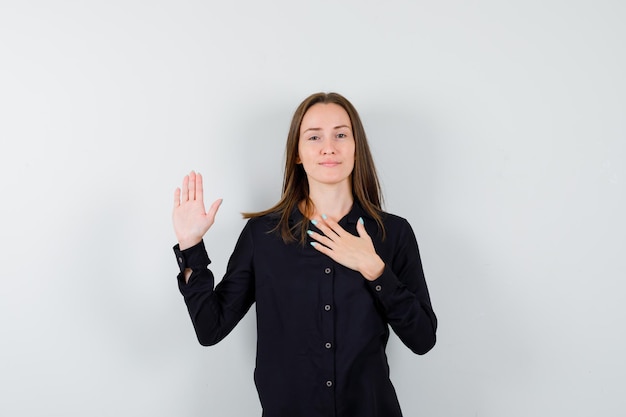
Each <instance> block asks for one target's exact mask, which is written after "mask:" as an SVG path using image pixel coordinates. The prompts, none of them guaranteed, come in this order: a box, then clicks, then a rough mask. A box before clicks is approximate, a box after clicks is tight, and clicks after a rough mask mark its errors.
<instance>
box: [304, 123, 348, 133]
mask: <svg viewBox="0 0 626 417" xmlns="http://www.w3.org/2000/svg"><path fill="white" fill-rule="evenodd" d="M343 128H347V129H352V128H351V127H350V126H348V125H339V126H335V127H333V130H337V129H343ZM309 130H313V131H319V130H322V128H321V127H310V128H308V129H307V130H305V131H303V132H302V133H306V132H308V131H309Z"/></svg>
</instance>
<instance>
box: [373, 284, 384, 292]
mask: <svg viewBox="0 0 626 417" xmlns="http://www.w3.org/2000/svg"><path fill="white" fill-rule="evenodd" d="M374 289H375V290H376V291H380V290H382V289H383V287H381V286H380V285H377V286H376V287H374Z"/></svg>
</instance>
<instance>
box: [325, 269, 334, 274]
mask: <svg viewBox="0 0 626 417" xmlns="http://www.w3.org/2000/svg"><path fill="white" fill-rule="evenodd" d="M332 271H333V270H332V269H330V268H326V269H325V270H324V272H325V273H326V275H328V274H330V273H331V272H332Z"/></svg>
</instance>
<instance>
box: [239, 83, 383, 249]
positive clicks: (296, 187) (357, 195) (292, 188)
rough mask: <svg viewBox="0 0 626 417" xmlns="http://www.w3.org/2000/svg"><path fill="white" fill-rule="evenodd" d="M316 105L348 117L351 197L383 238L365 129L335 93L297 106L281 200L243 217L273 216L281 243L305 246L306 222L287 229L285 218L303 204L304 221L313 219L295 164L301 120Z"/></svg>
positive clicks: (301, 170) (306, 185) (300, 169)
mask: <svg viewBox="0 0 626 417" xmlns="http://www.w3.org/2000/svg"><path fill="white" fill-rule="evenodd" d="M318 103H322V104H330V103H333V104H337V105H339V106H341V107H343V109H344V110H345V111H346V112H347V113H348V116H349V117H350V122H351V123H352V134H353V135H354V142H355V162H354V169H353V171H352V175H351V182H352V195H353V198H354V199H355V200H356V202H358V203H359V204H360V205H361V207H363V210H365V212H366V213H367V214H368V215H370V216H371V217H372V218H373V219H374V220H375V221H376V223H377V224H378V229H379V232H380V233H381V234H382V237H383V238H384V236H385V228H384V226H383V221H382V217H381V213H382V200H383V197H382V192H381V188H380V182H379V181H378V175H377V174H376V167H375V166H374V160H373V158H372V153H371V152H370V148H369V145H368V144H367V137H366V136H365V129H363V124H362V123H361V118H360V117H359V114H358V113H357V111H356V109H355V108H354V106H353V105H352V103H350V102H349V101H348V100H347V99H346V98H345V97H343V96H342V95H340V94H337V93H316V94H312V95H310V96H309V97H307V98H306V99H304V101H303V102H302V103H300V105H299V106H298V108H297V109H296V111H295V113H294V115H293V118H292V119H291V127H290V128H289V135H288V136H287V145H286V148H285V176H284V179H283V193H282V197H281V199H280V201H279V202H278V203H276V205H275V206H274V207H272V208H269V209H267V210H264V211H261V212H257V213H243V217H244V218H254V217H260V216H264V215H267V214H277V215H279V216H280V219H279V221H278V224H277V226H276V228H275V229H274V230H279V231H280V235H281V237H282V239H283V241H285V243H288V242H293V241H296V240H300V242H301V243H303V244H304V243H305V242H306V230H307V228H308V227H309V225H308V221H301V222H299V223H297V224H295V225H292V226H290V225H289V216H290V215H291V212H292V211H293V210H294V209H295V208H296V207H298V204H299V203H300V202H304V211H305V212H304V213H303V214H304V217H305V218H308V217H310V216H312V215H313V210H314V209H313V202H312V201H311V199H310V197H309V182H308V180H307V177H306V172H305V171H304V168H303V167H302V164H299V163H298V144H299V141H300V125H301V124H302V119H303V118H304V115H305V113H306V112H307V111H308V110H309V109H310V108H311V107H312V106H313V105H314V104H318ZM298 229H299V230H298Z"/></svg>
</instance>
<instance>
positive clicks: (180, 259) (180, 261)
mask: <svg viewBox="0 0 626 417" xmlns="http://www.w3.org/2000/svg"><path fill="white" fill-rule="evenodd" d="M178 263H179V264H182V263H183V258H182V256H179V257H178Z"/></svg>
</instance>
